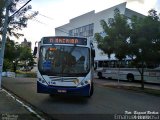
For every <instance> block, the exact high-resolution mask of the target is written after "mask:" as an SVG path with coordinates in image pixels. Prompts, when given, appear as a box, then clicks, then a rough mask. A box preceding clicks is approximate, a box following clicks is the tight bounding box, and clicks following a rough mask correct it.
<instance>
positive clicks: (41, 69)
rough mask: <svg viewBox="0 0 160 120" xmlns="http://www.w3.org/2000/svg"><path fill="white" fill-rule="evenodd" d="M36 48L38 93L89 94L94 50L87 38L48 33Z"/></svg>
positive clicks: (91, 82) (89, 95)
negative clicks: (50, 34) (49, 34)
mask: <svg viewBox="0 0 160 120" xmlns="http://www.w3.org/2000/svg"><path fill="white" fill-rule="evenodd" d="M36 49H37V51H38V53H37V60H38V62H37V63H38V64H37V67H38V70H37V71H38V72H37V76H38V79H37V92H38V93H46V94H50V96H54V95H73V96H74V95H75V96H87V97H91V96H92V94H93V91H94V86H93V77H94V56H95V51H94V49H93V45H92V42H91V41H90V40H87V38H82V37H69V36H47V37H43V38H42V39H41V41H40V42H39V43H38V48H36Z"/></svg>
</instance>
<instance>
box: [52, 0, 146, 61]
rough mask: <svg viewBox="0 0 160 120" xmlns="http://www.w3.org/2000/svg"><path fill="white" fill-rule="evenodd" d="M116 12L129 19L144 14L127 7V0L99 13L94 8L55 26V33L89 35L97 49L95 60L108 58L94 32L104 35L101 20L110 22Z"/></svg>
mask: <svg viewBox="0 0 160 120" xmlns="http://www.w3.org/2000/svg"><path fill="white" fill-rule="evenodd" d="M116 13H120V14H124V15H125V16H126V17H127V18H128V19H130V18H131V16H133V15H136V16H137V17H143V16H144V15H142V14H140V13H137V12H135V11H133V10H130V9H128V8H126V2H125V3H122V4H119V5H116V6H114V7H111V8H109V9H106V10H103V11H100V12H98V13H95V11H94V10H93V11H91V12H88V13H86V14H83V15H81V16H78V17H75V18H73V19H71V20H70V21H69V23H67V24H65V25H62V26H60V27H57V28H55V35H56V36H79V37H87V38H88V39H91V40H93V43H94V47H95V50H96V57H95V60H98V59H108V57H107V55H105V54H104V53H103V52H102V51H101V50H99V49H98V48H97V44H96V41H95V40H94V34H95V33H100V34H101V35H102V36H103V35H105V34H104V32H103V29H102V27H101V25H100V20H102V19H103V20H105V21H106V22H110V21H111V20H112V19H113V18H114V15H115V14H116ZM112 58H114V54H113V55H112V56H111V59H112Z"/></svg>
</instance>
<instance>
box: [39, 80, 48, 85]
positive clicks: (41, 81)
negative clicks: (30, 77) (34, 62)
mask: <svg viewBox="0 0 160 120" xmlns="http://www.w3.org/2000/svg"><path fill="white" fill-rule="evenodd" d="M38 81H39V82H40V83H42V84H43V85H47V83H46V81H45V80H44V79H43V78H39V79H38Z"/></svg>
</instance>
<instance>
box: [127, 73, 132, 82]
mask: <svg viewBox="0 0 160 120" xmlns="http://www.w3.org/2000/svg"><path fill="white" fill-rule="evenodd" d="M127 80H128V81H134V75H133V74H132V73H128V74H127Z"/></svg>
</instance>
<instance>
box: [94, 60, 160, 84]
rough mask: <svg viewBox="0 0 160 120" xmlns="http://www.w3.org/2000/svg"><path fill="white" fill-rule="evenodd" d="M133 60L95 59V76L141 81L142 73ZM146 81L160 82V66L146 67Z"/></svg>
mask: <svg viewBox="0 0 160 120" xmlns="http://www.w3.org/2000/svg"><path fill="white" fill-rule="evenodd" d="M132 62H133V60H131V59H125V60H122V61H118V60H116V59H112V60H109V59H108V60H95V63H94V64H95V69H96V70H95V77H96V78H108V79H117V80H127V81H139V80H141V75H140V73H139V71H138V69H137V68H135V67H133V65H132ZM144 82H147V83H158V84H160V67H159V65H154V68H153V66H152V68H149V67H145V68H144Z"/></svg>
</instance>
